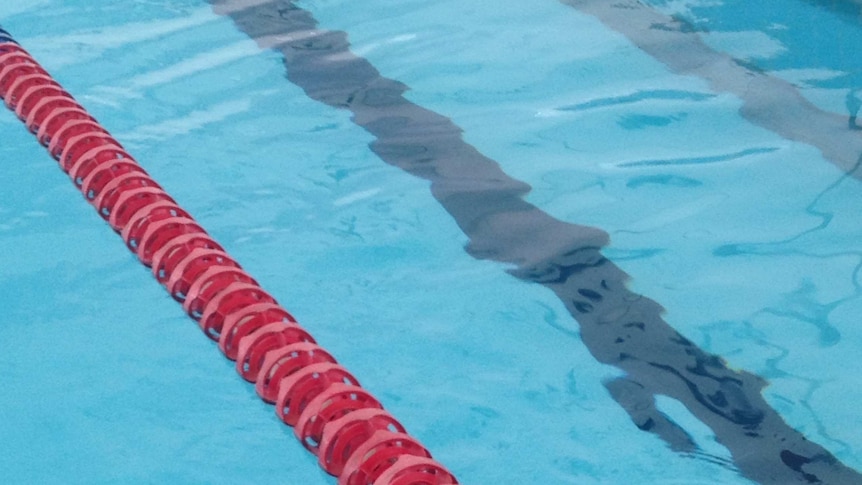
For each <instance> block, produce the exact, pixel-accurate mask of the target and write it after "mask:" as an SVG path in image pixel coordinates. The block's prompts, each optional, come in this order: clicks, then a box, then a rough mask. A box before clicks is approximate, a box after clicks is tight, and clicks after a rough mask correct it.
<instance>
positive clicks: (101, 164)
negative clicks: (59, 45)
mask: <svg viewBox="0 0 862 485" xmlns="http://www.w3.org/2000/svg"><path fill="white" fill-rule="evenodd" d="M0 98H2V99H3V100H4V102H5V103H6V106H7V107H8V108H9V109H10V110H12V111H14V112H15V115H17V116H18V118H19V119H21V121H23V122H24V124H25V125H26V126H27V128H28V129H29V130H30V131H31V132H32V133H33V134H34V135H35V136H36V138H37V139H38V140H39V142H40V143H41V144H42V145H44V146H45V147H46V148H47V149H48V152H49V153H50V154H51V156H52V157H54V158H55V159H56V160H57V161H58V162H59V163H60V168H62V169H63V171H65V172H66V173H67V174H68V175H69V177H70V178H71V179H72V182H73V183H74V184H75V186H76V187H78V189H79V190H80V191H81V193H82V194H83V195H84V198H85V199H86V200H87V202H89V203H90V204H91V205H93V207H94V208H95V209H96V211H97V213H98V214H99V215H100V216H101V217H102V219H104V220H105V221H106V222H107V223H108V224H109V225H110V226H111V227H112V228H113V229H114V231H116V232H117V233H119V234H120V236H121V237H122V239H123V241H124V242H125V243H126V246H127V247H128V248H129V249H130V250H131V251H132V252H133V253H134V254H135V255H136V256H137V257H138V259H139V260H140V261H141V263H143V264H144V265H145V266H148V267H150V268H151V269H152V272H153V275H154V276H155V278H156V280H157V281H158V282H159V283H161V284H162V285H163V286H164V287H165V289H166V290H167V291H168V293H169V294H170V295H171V297H173V298H174V299H175V300H176V301H177V302H179V303H181V304H182V306H183V310H184V311H185V312H186V313H187V314H188V315H189V317H191V318H192V319H194V320H195V321H196V322H198V325H199V326H200V328H201V330H202V331H203V333H204V335H206V336H207V337H208V338H210V339H211V340H213V341H215V342H217V343H218V348H219V350H221V351H222V353H223V354H224V355H225V357H226V358H228V359H231V360H235V361H236V370H237V372H238V373H239V374H240V376H242V378H243V379H245V380H247V381H249V382H251V383H254V385H255V390H256V392H257V394H258V395H259V396H260V398H261V399H263V400H264V401H266V402H268V403H271V404H274V405H275V411H276V414H277V415H278V417H279V418H280V419H281V421H282V422H284V423H285V424H287V425H289V426H293V430H294V435H295V436H296V438H297V439H298V440H299V441H300V442H301V443H302V445H303V446H304V447H305V448H306V449H308V450H309V451H310V452H311V453H313V454H315V455H316V456H317V458H318V463H319V464H320V466H321V468H323V469H324V470H325V471H326V472H327V473H329V474H331V475H334V476H336V477H337V478H338V485H454V484H457V483H458V481H457V480H456V478H455V477H454V475H453V474H452V473H451V472H449V471H448V470H447V469H446V468H445V467H444V466H443V465H442V464H440V463H439V462H437V461H436V460H434V459H433V458H432V457H431V453H430V452H429V451H428V450H427V449H426V448H425V447H424V446H423V445H422V444H421V443H419V442H418V441H417V440H416V439H415V438H413V437H412V436H410V435H409V434H408V433H407V432H406V430H405V429H404V426H402V425H401V423H399V422H398V421H397V420H396V419H395V418H394V417H393V416H392V415H391V414H390V413H389V412H387V411H385V410H384V409H383V406H382V404H380V401H378V400H377V399H376V398H375V397H374V396H372V395H371V394H370V393H369V392H368V391H366V390H365V389H363V388H362V387H361V386H360V384H359V381H357V379H356V378H355V377H354V376H353V375H352V374H350V372H349V371H348V370H347V369H345V368H344V367H342V366H341V365H339V364H338V362H337V361H336V360H335V358H334V357H333V356H332V355H331V354H330V353H329V352H327V351H326V350H325V349H323V348H321V347H320V346H318V345H317V343H316V342H315V340H314V338H313V337H312V336H311V335H310V334H309V333H308V332H307V331H306V330H305V329H303V328H302V327H301V326H300V325H299V324H298V323H297V321H296V319H295V318H294V317H293V316H292V315H291V314H290V313H288V312H287V310H285V309H284V308H283V307H282V306H281V305H279V304H278V302H276V300H275V298H273V297H272V295H270V294H269V293H267V292H266V291H265V290H264V289H263V288H261V287H260V285H258V283H257V282H256V281H255V280H254V278H252V277H251V276H250V275H249V274H248V273H247V272H245V271H244V270H243V269H242V267H241V266H240V264H239V263H238V262H237V261H236V260H234V259H233V258H231V257H230V256H229V255H228V254H227V253H226V252H225V250H224V248H223V247H222V246H221V245H220V244H219V243H217V242H216V241H215V240H214V239H213V238H212V237H210V236H209V234H207V232H206V231H205V230H204V228H203V227H201V226H200V225H199V224H198V223H197V222H196V221H195V220H194V219H193V218H192V217H191V216H190V215H189V213H188V212H186V211H185V210H184V209H183V208H182V207H180V206H179V205H178V204H177V203H176V201H175V200H174V199H173V198H172V197H171V196H170V195H168V194H167V193H166V192H165V191H164V190H163V189H162V188H161V186H159V184H158V183H156V181H155V180H153V178H152V177H150V176H149V174H147V172H146V171H145V170H144V169H143V167H141V166H140V165H139V164H138V162H137V161H136V160H135V159H134V158H133V157H132V156H131V155H130V154H129V153H128V152H127V151H126V150H125V149H124V148H123V146H122V145H121V144H120V142H118V141H117V140H116V139H115V138H114V137H113V136H111V134H110V133H108V131H107V130H106V129H105V128H103V127H102V126H101V125H100V124H99V123H98V122H97V121H96V119H95V118H93V117H92V116H91V115H90V114H89V113H88V112H87V111H86V110H85V109H84V108H83V107H82V106H81V105H80V104H79V103H78V102H77V101H75V99H74V98H73V97H72V95H71V94H69V93H68V92H67V91H66V90H64V89H63V87H62V86H60V84H59V83H57V82H56V81H55V80H54V79H53V78H52V77H51V75H50V74H48V72H47V71H46V70H45V69H44V68H43V67H42V66H41V65H40V64H39V63H38V62H36V60H35V59H34V58H33V57H32V56H31V55H30V54H29V53H28V52H27V51H25V50H24V49H23V48H22V47H21V46H20V45H19V44H18V42H16V41H15V40H14V38H13V37H12V35H10V34H9V33H8V32H7V31H6V30H3V28H2V27H0Z"/></svg>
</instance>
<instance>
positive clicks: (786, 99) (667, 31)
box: [559, 0, 862, 178]
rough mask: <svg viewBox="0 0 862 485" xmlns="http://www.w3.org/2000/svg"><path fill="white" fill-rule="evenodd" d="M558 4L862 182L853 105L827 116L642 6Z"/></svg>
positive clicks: (626, 2)
mask: <svg viewBox="0 0 862 485" xmlns="http://www.w3.org/2000/svg"><path fill="white" fill-rule="evenodd" d="M559 1H560V2H561V3H563V4H565V5H569V6H571V7H574V8H575V9H577V10H578V11H580V12H582V13H585V14H588V15H590V16H592V17H595V18H597V19H598V20H599V21H601V22H602V23H603V24H604V25H605V26H607V27H609V28H611V29H613V30H615V31H617V32H619V33H621V34H623V35H624V36H626V37H627V38H628V39H629V41H631V42H632V43H633V44H634V45H636V46H637V47H638V48H640V49H641V50H643V51H644V52H646V53H647V54H649V55H650V56H652V57H653V58H655V59H657V60H658V61H659V62H661V63H663V64H664V65H666V66H667V67H668V68H669V69H670V70H671V71H673V72H674V73H676V74H681V75H687V76H697V77H700V78H702V79H704V80H706V81H707V82H708V83H709V87H710V89H712V91H714V92H716V93H731V94H733V95H735V96H736V97H738V98H739V99H741V100H742V102H743V103H742V106H741V107H740V108H739V114H740V115H741V116H742V117H744V118H745V119H747V120H748V121H750V122H751V123H753V124H755V125H757V126H760V127H762V128H766V129H767V130H770V131H772V132H774V133H776V134H778V135H779V136H781V137H783V138H786V139H788V140H792V141H797V142H802V143H807V144H809V145H811V146H813V147H815V148H817V149H818V150H820V152H821V153H822V154H823V157H824V158H825V159H826V160H828V161H830V162H832V163H833V164H834V165H835V166H836V167H838V168H839V169H840V170H841V171H843V172H844V173H849V174H851V175H852V176H854V177H856V178H862V174H860V173H859V172H858V171H855V168H856V164H857V161H858V160H859V157H860V155H862V131H860V130H859V128H858V126H857V124H856V114H854V113H853V110H852V109H851V108H850V106H849V101H848V109H850V111H851V113H850V114H849V115H845V116H842V115H839V114H837V113H830V112H828V111H824V110H822V109H820V108H818V107H817V106H815V105H814V104H813V103H811V102H810V101H808V100H807V99H805V97H804V96H802V94H801V93H800V92H799V90H798V89H797V88H796V87H795V86H794V85H793V84H791V83H789V82H787V81H784V80H782V79H779V78H777V77H775V76H770V75H769V74H767V73H764V72H758V71H755V70H753V69H750V68H748V67H746V66H745V65H744V64H742V63H741V62H740V61H739V60H737V59H734V58H733V57H731V56H730V55H728V54H725V53H723V52H718V51H716V50H713V49H712V48H711V47H709V46H708V45H706V44H705V43H704V42H703V40H701V38H700V36H699V35H698V33H697V32H695V31H692V30H691V29H690V28H688V27H687V26H686V25H684V24H683V23H682V22H680V21H679V20H677V19H674V18H673V17H670V16H668V15H665V14H662V13H660V12H658V11H656V10H655V9H653V8H650V7H649V6H648V5H644V3H643V2H639V1H637V0H621V1H614V2H609V1H606V0H559ZM848 99H849V98H848ZM856 111H857V112H858V108H856Z"/></svg>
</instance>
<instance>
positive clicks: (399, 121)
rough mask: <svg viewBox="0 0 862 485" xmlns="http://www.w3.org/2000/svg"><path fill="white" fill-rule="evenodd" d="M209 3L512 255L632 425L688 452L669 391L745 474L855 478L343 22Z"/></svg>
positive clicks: (594, 236)
mask: <svg viewBox="0 0 862 485" xmlns="http://www.w3.org/2000/svg"><path fill="white" fill-rule="evenodd" d="M211 3H212V4H213V7H214V10H215V11H216V12H217V13H227V14H228V15H230V17H231V18H232V19H233V20H234V22H235V23H236V25H237V26H238V27H239V28H240V29H241V30H242V31H244V32H245V33H246V34H247V35H249V36H250V37H252V38H253V39H256V40H257V39H262V40H263V41H262V42H261V46H262V47H267V48H273V49H276V50H278V51H280V52H281V53H282V54H283V56H284V62H285V66H286V69H287V77H288V79H289V80H290V81H291V82H293V83H294V84H296V85H297V86H299V87H300V88H302V89H303V90H304V91H305V93H306V94H307V95H308V96H309V97H310V98H312V99H314V100H317V101H319V102H322V103H324V104H327V105H328V106H331V107H334V108H339V109H347V110H349V111H350V112H351V113H352V115H353V116H352V119H353V121H354V123H356V124H357V125H358V126H360V127H362V128H364V129H365V130H366V131H368V132H369V133H370V134H372V135H373V136H374V138H375V139H374V141H372V142H371V143H370V148H371V149H372V150H373V151H374V153H376V154H377V155H378V156H379V157H380V158H381V159H382V160H383V161H385V162H386V163H388V164H390V165H393V166H395V167H398V168H401V169H402V170H404V171H406V172H408V173H410V174H412V175H414V176H417V177H420V178H422V179H424V180H427V181H429V182H430V183H431V192H432V194H433V196H434V197H435V198H436V199H437V200H438V202H439V203H440V204H441V205H442V206H443V207H444V208H445V209H446V210H447V211H448V212H449V214H450V215H451V216H452V217H453V218H454V219H455V221H456V223H457V224H458V226H459V227H460V228H461V230H462V231H463V232H464V233H465V234H466V235H467V236H468V238H469V239H470V242H469V244H468V245H467V247H466V250H467V252H468V253H470V254H471V255H472V256H473V257H475V258H477V259H490V260H494V261H499V262H504V263H511V264H514V265H516V266H517V268H516V269H514V270H511V271H510V272H511V274H513V275H514V276H516V277H518V278H520V279H522V280H524V281H527V282H535V283H539V284H542V285H544V286H546V287H547V288H549V289H550V290H552V291H553V292H554V293H555V294H556V295H557V296H558V297H559V298H560V299H561V300H562V302H563V304H564V305H565V306H566V308H567V309H568V311H569V312H570V313H571V315H572V316H573V317H574V318H575V320H577V321H578V322H579V324H580V329H581V336H582V339H583V342H584V343H585V344H586V346H587V348H588V349H589V351H590V352H591V353H592V354H593V356H595V358H596V359H597V360H599V361H600V362H603V363H606V364H610V365H613V366H615V367H617V368H619V369H621V370H623V371H624V372H625V374H626V376H625V377H623V378H620V379H617V380H615V381H613V382H610V383H608V384H607V387H608V389H609V391H610V393H611V395H612V396H613V397H614V398H615V399H616V400H617V402H619V403H620V405H621V406H622V407H623V408H624V409H626V411H627V412H628V413H629V414H630V416H631V417H632V419H633V420H634V421H635V423H636V424H637V425H638V426H639V427H640V428H641V429H644V430H649V431H651V432H654V433H656V434H657V435H659V436H660V437H662V438H663V439H664V440H666V441H667V442H668V443H669V444H670V446H672V447H673V448H674V449H676V450H679V451H684V452H687V451H692V450H693V449H694V443H693V442H692V440H691V438H690V437H689V436H688V435H687V433H685V431H684V430H682V429H681V428H680V427H679V426H677V425H676V424H675V423H673V421H671V420H670V419H669V418H667V417H666V416H665V415H663V414H662V413H661V412H659V411H658V410H657V409H656V407H655V402H654V396H657V395H666V396H669V397H672V398H674V399H677V400H678V401H680V402H681V403H682V404H684V405H685V406H686V407H687V408H688V410H689V411H690V412H691V413H692V414H693V415H694V416H696V417H697V418H698V419H699V420H701V421H702V422H703V423H705V424H706V425H708V426H709V427H710V428H711V429H712V430H713V432H714V433H715V435H716V436H717V437H718V440H719V441H720V442H721V443H722V444H723V445H724V446H726V447H727V448H728V449H729V450H730V452H731V454H732V456H733V458H734V461H735V464H736V466H737V467H739V469H740V470H741V471H742V473H743V474H745V476H747V477H749V478H751V479H753V480H756V481H759V482H762V483H782V484H787V483H810V482H812V481H822V482H825V483H853V482H858V483H862V475H860V474H859V473H858V472H856V471H855V470H853V469H851V468H849V467H847V466H846V465H844V464H842V463H841V462H840V461H838V460H837V459H836V458H835V457H834V456H833V455H832V454H831V453H830V452H829V451H827V450H826V449H824V448H823V447H821V446H819V445H817V444H815V443H813V442H811V441H809V440H807V439H806V438H805V437H804V436H803V435H802V434H801V433H799V432H797V431H796V430H794V429H793V428H791V427H790V426H788V424H787V423H785V422H784V420H783V419H782V418H781V416H780V415H779V414H778V413H777V412H776V411H775V410H774V409H772V408H771V407H770V406H769V404H768V403H767V402H766V401H765V400H764V398H763V396H762V394H761V390H762V388H763V387H764V385H765V382H764V381H763V380H762V379H761V378H759V377H758V376H756V375H753V374H750V373H748V372H744V371H735V370H732V369H730V368H728V367H727V365H726V364H725V362H724V361H723V360H722V359H721V358H720V357H719V356H716V355H712V354H709V353H707V352H705V351H704V350H702V349H700V348H698V347H697V346H696V345H695V344H693V343H692V342H690V341H689V340H688V339H686V338H685V337H683V336H682V335H680V334H679V333H678V332H676V331H675V330H674V329H673V328H672V327H671V326H670V325H668V324H667V323H666V322H665V321H664V320H663V319H662V317H661V313H662V311H663V309H662V307H661V306H660V305H659V304H658V303H656V302H655V301H653V300H650V299H648V298H646V297H644V296H642V295H638V294H636V293H633V292H631V291H630V290H629V289H628V288H627V286H626V282H627V281H628V279H629V277H628V275H627V274H625V273H624V272H623V271H622V270H621V269H620V268H619V267H617V266H616V265H615V264H614V263H613V262H612V261H610V260H608V259H607V258H606V257H604V256H603V255H602V253H601V248H602V247H603V246H605V245H607V243H608V241H609V236H608V234H607V233H606V232H604V231H602V230H601V229H598V228H593V227H588V226H582V225H577V224H571V223H566V222H562V221H559V220H557V219H554V218H553V217H551V216H550V215H548V214H546V213H545V212H543V211H541V210H540V209H538V208H537V207H535V206H533V205H532V204H530V203H528V202H526V201H525V200H524V199H523V196H524V195H525V194H526V193H527V192H528V191H529V189H530V187H529V185H527V184H526V183H524V182H521V181H518V180H515V179H513V178H511V177H509V176H508V175H506V174H505V173H504V172H503V171H502V170H501V168H500V167H499V165H498V164H497V163H496V162H495V161H493V160H491V159H489V158H488V157H485V156H484V155H482V154H481V153H479V152H478V151H477V150H476V149H475V148H474V147H472V146H471V145H469V144H467V143H466V142H464V140H463V139H462V137H461V132H462V130H461V129H460V128H459V127H458V126H456V125H455V124H454V123H453V122H452V121H451V120H449V119H448V118H446V117H444V116H442V115H440V114H437V113H435V112H433V111H430V110H428V109H425V108H423V107H421V106H418V105H416V104H414V103H411V102H410V101H408V100H407V99H406V98H404V96H403V94H404V92H405V91H406V90H407V86H405V85H404V84H402V83H400V82H398V81H396V80H392V79H388V78H385V77H383V76H381V74H380V73H379V72H378V71H377V70H376V69H375V68H374V66H372V65H371V63H370V62H369V61H367V60H366V59H364V58H361V57H358V56H356V55H354V54H352V53H351V51H350V50H349V42H348V39H347V34H346V33H345V32H341V31H325V30H320V29H318V27H317V21H316V20H315V19H314V17H313V16H312V14H311V13H310V12H308V11H306V10H303V9H301V8H300V7H298V6H296V5H295V4H294V3H293V2H290V1H287V0H273V1H269V2H260V1H254V2H251V3H248V4H246V3H244V0H211ZM300 38H301V39H300ZM278 39H282V40H281V41H279V40H278ZM294 39H300V40H294Z"/></svg>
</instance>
